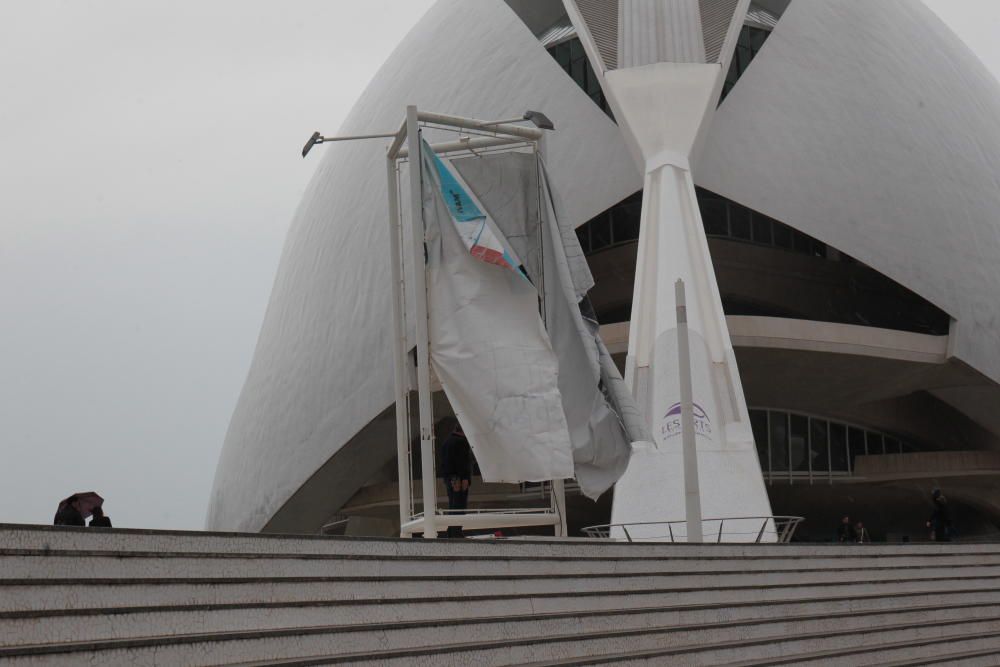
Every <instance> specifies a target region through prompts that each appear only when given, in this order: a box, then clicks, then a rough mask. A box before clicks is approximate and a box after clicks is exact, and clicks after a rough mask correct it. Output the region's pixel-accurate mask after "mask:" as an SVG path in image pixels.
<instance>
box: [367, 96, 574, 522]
mask: <svg viewBox="0 0 1000 667" xmlns="http://www.w3.org/2000/svg"><path fill="white" fill-rule="evenodd" d="M421 125H431V126H433V127H434V128H435V129H439V130H445V131H451V132H458V133H461V132H462V131H463V130H465V131H468V132H470V133H475V134H476V135H478V136H466V137H460V138H459V139H458V140H455V141H448V142H443V143H437V144H433V145H432V146H431V148H432V149H433V150H434V152H435V153H438V154H442V153H449V154H459V155H461V154H473V155H475V154H476V151H478V150H490V151H495V150H516V149H523V148H525V147H528V148H530V149H531V150H533V151H534V152H536V153H540V154H541V153H543V151H544V133H543V131H542V130H539V129H536V128H530V127H523V126H520V125H513V124H510V123H506V122H503V121H499V122H498V121H482V120H476V119H472V118H463V117H460V116H450V115H444V114H438V113H430V112H426V111H418V110H417V107H416V106H413V105H410V106H407V107H406V119H405V120H404V121H403V123H402V125H401V126H400V128H399V130H398V131H397V132H396V133H395V135H394V137H393V141H392V143H391V144H390V145H389V148H388V149H387V152H386V184H387V189H388V200H389V202H388V203H389V251H390V254H391V261H390V264H391V267H392V274H391V281H392V308H393V318H392V320H393V355H392V356H393V364H394V380H395V403H396V454H397V459H398V473H399V523H400V537H412V536H413V535H414V534H415V533H422V534H423V537H424V538H425V539H428V538H429V539H433V538H436V537H437V532H438V530H440V529H442V528H447V527H449V526H463V527H466V528H470V529H489V528H509V527H525V526H553V528H554V531H555V535H556V537H565V536H566V532H567V529H566V492H565V482H564V480H561V479H558V480H552V493H551V498H550V504H549V507H547V508H537V509H517V510H497V511H492V510H491V511H472V512H463V513H461V514H454V513H448V512H447V511H442V510H438V509H437V474H436V465H435V456H434V414H433V406H432V396H431V386H430V359H429V356H430V355H429V339H428V331H427V317H428V313H427V284H426V271H416V270H415V271H413V284H412V285H409V284H407V274H406V271H405V270H404V264H403V257H404V255H403V253H404V252H405V250H404V248H403V247H402V239H403V233H402V232H403V229H402V219H401V216H400V201H399V163H400V161H401V160H404V159H409V158H410V156H419V155H420V127H421ZM409 165H410V167H409V168H410V179H409V183H410V187H409V205H410V232H411V241H412V243H411V248H410V253H411V261H412V262H413V266H414V267H419V266H425V258H424V238H425V227H424V221H423V206H422V192H421V172H420V170H421V163H420V160H419V159H409ZM414 174H416V176H417V177H416V178H414V177H413V175H414ZM407 289H409V290H411V291H412V293H413V296H414V311H415V312H414V313H412V314H409V313H407V311H406V299H405V298H404V294H405V293H406V290H407ZM543 307H544V306H543ZM408 318H410V319H412V321H413V324H414V340H412V341H411V340H408V337H407V321H408ZM411 349H413V350H415V353H416V354H415V359H414V358H413V357H411V356H410V355H409V354H408V351H409V350H411ZM411 360H412V361H411ZM413 376H415V377H416V385H417V386H416V389H417V401H418V410H419V416H418V424H419V431H420V457H421V470H422V471H423V472H422V475H421V477H422V480H421V486H422V498H423V511H421V512H419V513H417V512H416V511H415V507H414V504H415V503H414V502H413V497H412V488H413V486H412V469H411V465H410V448H409V443H410V439H411V433H410V418H409V393H410V391H411V390H412V389H413V387H412V382H411V377H413ZM428 508H433V511H428Z"/></svg>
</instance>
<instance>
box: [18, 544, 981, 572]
mask: <svg viewBox="0 0 1000 667" xmlns="http://www.w3.org/2000/svg"><path fill="white" fill-rule="evenodd" d="M83 563H86V565H85V566H83ZM966 567H995V568H1000V555H998V556H996V557H993V556H984V555H982V554H940V555H937V556H934V557H923V556H916V555H903V556H883V557H881V558H875V559H872V558H867V557H864V556H863V555H848V556H839V557H825V556H817V557H814V558H805V557H800V558H782V557H774V558H756V559H750V560H746V559H738V558H711V559H699V558H689V557H684V558H677V557H665V558H657V557H632V558H626V557H616V558H594V557H580V556H549V557H523V556H522V557H504V556H488V555H478V556H476V557H472V558H463V559H456V558H454V557H450V556H440V555H439V556H370V555H357V556H350V555H347V556H345V555H341V554H297V555H289V554H254V553H238V552H237V553H232V552H227V553H222V552H211V553H191V552H184V551H176V552H153V551H131V552H114V551H107V550H79V549H74V550H61V551H45V550H41V549H4V548H0V572H3V573H4V576H5V577H7V578H12V579H13V578H35V577H38V578H43V577H51V578H73V577H75V578H82V579H86V578H102V577H105V576H107V573H109V572H114V573H115V575H116V576H117V577H120V578H140V577H154V578H155V577H165V576H170V575H171V574H174V573H178V572H183V573H184V574H185V575H186V576H189V577H227V576H245V577H253V576H258V577H259V576H303V577H308V576H324V575H330V574H337V575H341V576H400V575H427V576H445V575H468V576H486V575H489V576H500V575H526V574H539V573H548V572H553V573H559V574H562V575H573V574H581V575H589V574H623V575H635V574H650V573H663V572H670V573H676V574H679V573H712V572H739V573H749V572H772V571H782V572H792V571H817V570H830V571H845V570H860V569H866V570H886V569H893V568H911V569H912V568H922V569H925V570H927V571H928V572H937V571H940V570H942V569H952V568H966Z"/></svg>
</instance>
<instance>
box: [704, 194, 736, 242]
mask: <svg viewBox="0 0 1000 667" xmlns="http://www.w3.org/2000/svg"><path fill="white" fill-rule="evenodd" d="M699 208H700V209H701V221H702V223H703V224H704V225H705V233H706V234H708V235H709V236H729V224H728V223H727V222H726V209H727V208H728V207H727V206H726V202H724V201H722V200H721V199H714V198H711V199H709V198H706V199H702V200H701V201H700V202H699Z"/></svg>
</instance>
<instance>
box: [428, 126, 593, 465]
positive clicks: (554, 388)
mask: <svg viewBox="0 0 1000 667" xmlns="http://www.w3.org/2000/svg"><path fill="white" fill-rule="evenodd" d="M422 160H423V162H422V168H421V171H422V175H423V193H424V201H423V205H424V208H423V214H424V224H425V227H426V241H427V298H428V333H429V338H430V358H431V364H432V366H433V368H434V371H435V372H436V374H437V377H438V379H440V381H441V384H442V386H443V388H444V390H445V393H446V394H447V396H448V400H449V401H450V402H451V405H452V408H454V410H455V415H456V416H457V417H458V419H459V421H460V422H461V424H462V427H463V429H464V431H465V434H466V435H467V436H468V438H469V443H470V444H471V445H472V449H473V451H474V453H475V456H476V461H477V462H478V463H479V468H480V470H481V472H482V475H483V479H485V480H486V481H491V482H517V481H543V480H549V479H565V478H570V477H573V476H574V470H573V452H572V445H571V443H570V437H569V431H568V429H567V425H566V416H565V413H564V412H563V404H562V397H561V395H560V393H559V387H558V378H559V372H558V361H557V359H556V355H555V353H554V352H553V350H552V346H551V344H550V342H549V337H548V335H547V334H546V332H545V328H544V326H543V324H542V321H541V318H540V317H539V313H538V294H537V292H536V290H535V288H534V286H533V285H532V284H531V283H530V282H528V280H526V279H525V277H524V276H523V275H522V274H521V273H520V271H518V270H517V269H516V268H515V269H514V270H510V269H508V268H506V267H504V266H500V265H496V264H490V263H487V262H485V261H481V260H480V259H477V258H476V257H474V256H473V255H472V254H470V250H469V248H468V247H467V246H466V244H465V243H464V241H463V238H462V237H461V236H460V235H459V232H458V228H457V227H456V222H457V221H456V220H454V219H453V218H452V215H451V210H450V209H449V207H448V206H447V205H446V204H445V201H444V198H443V197H442V190H441V185H442V184H441V180H440V178H439V174H438V166H439V165H438V164H436V160H437V158H436V156H434V155H433V153H432V152H431V151H430V150H429V148H428V147H426V145H425V146H423V150H422ZM452 175H453V176H454V177H455V178H456V183H457V185H458V186H459V187H462V186H463V185H464V184H463V183H461V180H460V177H459V176H458V175H457V173H454V172H452ZM467 194H468V195H469V196H470V197H472V198H473V200H474V197H473V196H472V194H471V191H468V192H467ZM475 204H476V205H477V206H478V208H479V210H481V211H482V212H484V213H486V209H485V208H484V207H483V206H481V205H480V204H479V202H475ZM487 215H488V214H487ZM484 228H489V226H487V227H484Z"/></svg>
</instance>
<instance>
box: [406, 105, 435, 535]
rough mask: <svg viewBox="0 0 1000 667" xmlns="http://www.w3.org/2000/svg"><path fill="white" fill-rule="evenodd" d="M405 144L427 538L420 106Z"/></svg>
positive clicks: (429, 489)
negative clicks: (408, 165) (408, 153)
mask: <svg viewBox="0 0 1000 667" xmlns="http://www.w3.org/2000/svg"><path fill="white" fill-rule="evenodd" d="M406 143H407V145H408V146H409V149H410V151H409V152H410V156H409V157H410V228H411V233H412V237H413V239H412V240H413V282H414V290H413V292H414V294H413V301H414V303H415V304H416V308H415V309H416V314H415V315H416V316H415V320H416V322H414V324H415V328H416V332H417V395H418V400H419V404H420V469H421V482H422V486H423V499H424V525H423V528H424V537H425V538H435V537H437V527H436V518H437V517H436V514H437V478H436V477H435V473H434V471H435V465H434V415H433V414H432V412H431V376H430V359H429V354H428V337H427V274H426V271H425V268H424V267H425V265H426V261H425V258H424V255H425V251H424V214H423V193H422V191H421V184H420V177H421V174H420V171H421V166H422V165H421V160H420V127H419V124H418V119H417V107H415V106H412V105H411V106H408V107H406Z"/></svg>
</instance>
